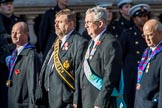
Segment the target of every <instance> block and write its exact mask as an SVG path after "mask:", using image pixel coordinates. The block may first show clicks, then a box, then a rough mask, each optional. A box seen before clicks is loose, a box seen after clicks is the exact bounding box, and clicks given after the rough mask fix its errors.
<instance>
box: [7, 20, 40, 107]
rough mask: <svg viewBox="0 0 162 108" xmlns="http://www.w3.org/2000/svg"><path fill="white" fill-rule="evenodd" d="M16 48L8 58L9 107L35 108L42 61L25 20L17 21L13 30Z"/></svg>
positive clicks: (12, 36) (12, 34)
mask: <svg viewBox="0 0 162 108" xmlns="http://www.w3.org/2000/svg"><path fill="white" fill-rule="evenodd" d="M11 38H12V42H13V44H15V45H16V48H15V49H14V51H13V52H12V55H11V56H8V57H7V58H6V64H7V66H8V69H9V76H8V80H7V81H6V86H7V87H8V108H20V107H21V108H34V107H35V90H36V84H37V83H38V76H39V72H40V67H41V62H40V59H39V56H38V54H37V52H36V49H35V47H34V46H32V45H31V44H30V43H29V42H28V38H29V28H28V25H27V24H26V23H24V22H18V23H16V24H15V25H14V26H13V28H12V31H11Z"/></svg>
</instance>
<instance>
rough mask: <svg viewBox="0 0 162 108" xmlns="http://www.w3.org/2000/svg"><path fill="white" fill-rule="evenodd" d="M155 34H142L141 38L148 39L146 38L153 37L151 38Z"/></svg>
mask: <svg viewBox="0 0 162 108" xmlns="http://www.w3.org/2000/svg"><path fill="white" fill-rule="evenodd" d="M155 34H156V32H152V33H150V34H142V37H143V38H146V37H147V38H148V37H153V36H155Z"/></svg>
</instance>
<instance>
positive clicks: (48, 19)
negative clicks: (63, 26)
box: [38, 0, 68, 60]
mask: <svg viewBox="0 0 162 108" xmlns="http://www.w3.org/2000/svg"><path fill="white" fill-rule="evenodd" d="M56 2H57V5H56V6H55V7H54V8H51V9H49V10H47V11H46V12H45V14H44V15H43V16H42V18H41V22H40V27H39V33H38V34H39V35H38V44H39V50H40V52H41V53H42V54H43V60H44V59H45V57H46V55H47V53H48V51H49V49H50V48H51V46H52V44H53V42H54V41H55V39H56V37H57V35H56V34H55V28H54V25H55V22H54V19H55V15H56V13H57V12H58V11H60V10H61V9H65V8H67V6H68V0H56Z"/></svg>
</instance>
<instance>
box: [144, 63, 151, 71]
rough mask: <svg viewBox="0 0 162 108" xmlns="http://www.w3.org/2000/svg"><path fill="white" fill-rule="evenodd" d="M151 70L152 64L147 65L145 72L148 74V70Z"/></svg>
mask: <svg viewBox="0 0 162 108" xmlns="http://www.w3.org/2000/svg"><path fill="white" fill-rule="evenodd" d="M149 68H150V63H148V64H147V66H146V70H145V72H146V73H148V70H149Z"/></svg>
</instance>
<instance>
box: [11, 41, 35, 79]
mask: <svg viewBox="0 0 162 108" xmlns="http://www.w3.org/2000/svg"><path fill="white" fill-rule="evenodd" d="M26 48H34V46H32V45H30V44H25V46H24V47H23V49H26ZM23 49H21V51H22V50H23ZM17 57H18V55H17V49H15V50H14V51H13V52H12V55H11V57H8V58H9V60H8V62H9V65H8V67H9V76H8V80H10V79H11V76H12V73H13V69H14V66H15V63H16V60H17Z"/></svg>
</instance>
